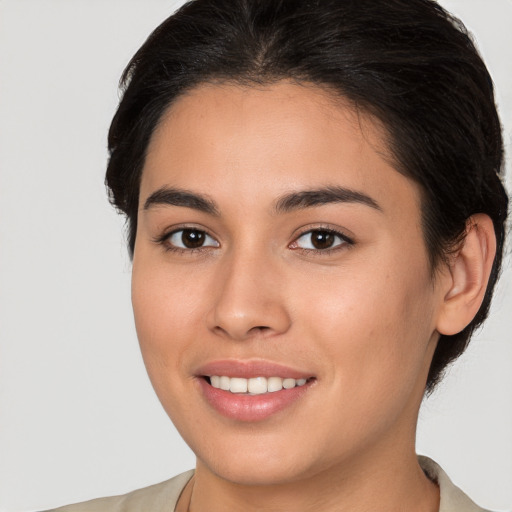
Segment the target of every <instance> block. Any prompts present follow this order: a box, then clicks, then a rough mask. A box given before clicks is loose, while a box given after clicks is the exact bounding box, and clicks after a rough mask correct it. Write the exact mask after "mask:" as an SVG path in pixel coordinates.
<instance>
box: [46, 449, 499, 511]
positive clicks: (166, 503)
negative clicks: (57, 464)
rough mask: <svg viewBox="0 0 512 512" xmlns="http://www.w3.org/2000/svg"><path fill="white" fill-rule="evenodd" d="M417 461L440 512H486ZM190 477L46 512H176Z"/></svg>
mask: <svg viewBox="0 0 512 512" xmlns="http://www.w3.org/2000/svg"><path fill="white" fill-rule="evenodd" d="M419 461H420V465H421V467H422V468H423V471H425V473H426V474H427V475H428V476H429V477H430V478H431V479H432V480H434V481H435V482H437V483H438V485H439V489H440V491H441V504H440V507H439V512H489V511H486V510H485V509H483V508H481V507H479V506H478V505H475V503H473V502H472V501H471V500H470V499H469V498H468V497H467V496H466V495H465V494H464V493H463V492H462V491H461V490H460V489H459V488H458V487H456V486H455V485H454V484H453V483H452V482H451V480H450V479H449V478H448V476H447V475H446V473H445V472H444V471H443V470H442V469H441V468H440V467H439V466H438V465H437V464H436V463H435V462H434V461H433V460H431V459H429V458H428V457H422V456H420V457H419ZM193 474H194V471H187V472H186V473H181V475H178V476H175V477H174V478H171V479H170V480H166V481H165V482H161V483H159V484H156V485H151V486H150V487H145V488H143V489H139V490H137V491H133V492H130V493H128V494H124V495H122V496H112V497H110V498H99V499H96V500H92V501H87V502H84V503H77V504H76V505H69V506H67V507H61V508H58V509H53V510H52V511H48V512H176V503H177V502H178V498H179V497H180V494H181V492H182V491H183V489H184V488H185V486H186V485H187V482H188V481H189V480H190V478H192V475H193Z"/></svg>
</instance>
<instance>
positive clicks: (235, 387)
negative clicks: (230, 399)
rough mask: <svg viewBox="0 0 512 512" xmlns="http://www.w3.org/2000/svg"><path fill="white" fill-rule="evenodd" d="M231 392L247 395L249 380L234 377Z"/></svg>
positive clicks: (230, 385) (230, 387)
mask: <svg viewBox="0 0 512 512" xmlns="http://www.w3.org/2000/svg"><path fill="white" fill-rule="evenodd" d="M221 379H222V377H221ZM229 391H231V393H247V379H240V378H238V377H232V378H231V379H230V381H229Z"/></svg>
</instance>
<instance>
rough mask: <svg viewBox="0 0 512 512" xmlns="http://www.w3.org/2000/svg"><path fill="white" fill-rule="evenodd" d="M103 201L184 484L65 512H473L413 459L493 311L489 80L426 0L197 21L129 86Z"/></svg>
mask: <svg viewBox="0 0 512 512" xmlns="http://www.w3.org/2000/svg"><path fill="white" fill-rule="evenodd" d="M123 82H124V86H125V91H124V96H123V98H122V100H121V103H120V106H119V109H118V112H117V113H116V116H115V118H114V120H113V122H112V126H111V130H110V134H109V149H110V162H109V167H108V171H107V185H108V187H109V189H110V191H111V199H112V202H113V204H114V205H115V206H116V207H117V208H118V209H120V210H121V211H122V212H124V213H125V214H126V216H127V218H128V223H129V248H130V252H131V254H132V256H133V278H132V300H133V306H134V313H135V321H136V326H137V333H138V337H139V341H140V344H141V349H142V353H143V357H144V361H145V364H146V367H147V370H148V373H149V376H150V378H151V381H152V383H153V386H154V388H155V391H156V393H157V395H158V397H159V399H160V401H161V403H162V405H163V407H164V409H165V410H166V412H167V413H168V414H169V416H170V417H171V419H172V421H173V422H174V424H175V425H176V427H177V428H178V430H179V431H180V433H181V434H182V436H183V437H184V439H185V440H186V442H187V443H188V444H189V446H190V447H191V448H192V450H193V451H194V453H195V454H196V456H197V465H196V470H195V472H194V473H193V474H192V473H186V474H183V475H180V476H178V477H176V478H175V479H173V480H171V481H168V482H164V483H162V484H159V485H157V486H154V487H151V488H147V489H143V490H140V491H136V492H134V493H131V494H129V495H126V496H123V497H115V498H106V499H102V500H97V501H93V502H90V503H88V504H80V505H75V506H71V507H69V508H68V507H65V508H63V509H62V510H70V511H72V510H127V511H128V510H155V511H156V510H173V509H174V510H178V511H180V510H190V511H196V512H197V511H203V510H208V511H216V510H219V511H220V510H294V511H302V510H303V511H307V510H319V509H320V510H324V511H330V510H333V511H334V510H358V509H359V510H384V511H385V510H400V509H403V510H418V511H423V510H425V511H437V510H439V511H441V512H448V511H458V510H461V511H462V510H464V511H465V510H475V511H476V510H483V509H481V508H479V507H477V506H476V505H474V504H473V503H472V502H471V501H470V499H469V498H468V497H466V496H464V495H463V494H462V492H461V491H460V490H458V489H457V488H456V487H455V486H454V485H453V484H452V483H451V482H450V481H449V479H448V477H447V476H446V475H445V474H444V473H443V471H442V470H441V469H440V468H439V467H438V466H437V465H436V464H435V463H434V462H433V461H430V460H428V459H418V458H417V456H416V454H415V448H414V443H415V429H416V423H417V418H418V411H419V406H420V403H421V401H422V398H423V396H424V394H425V393H426V392H427V393H428V392H430V391H432V390H433V389H434V387H435V385H436V384H437V383H438V381H439V380H440V378H441V377H442V374H443V370H444V369H445V368H446V366H447V364H448V363H450V362H451V361H453V360H454V359H455V358H456V357H457V356H458V355H460V354H461V353H462V352H463V350H464V349H465V347H466V345H467V343H468V341H469V338H470V336H471V334H472V332H473V331H474V329H475V328H476V327H477V326H478V325H480V324H481V322H482V321H483V320H484V319H485V317H486V316H487V313H488V308H489V304H490V300H491V296H492V290H493V287H494V284H495V282H496V279H497V276H498V273H499V270H500V264H501V257H502V250H503V243H504V225H505V220H506V216H507V197H506V194H505V191H504V189H503V186H502V184H501V181H500V172H501V168H502V141H501V134H500V124H499V119H498V116H497V113H496V109H495V106H494V99H493V90H492V82H491V80H490V77H489V75H488V73H487V70H486V68H485V66H484V64H483V63H482V61H481V59H480V57H479V56H478V54H477V52H476V51H475V49H474V46H473V44H472V43H471V41H470V39H469V38H468V36H467V34H466V33H465V31H464V29H463V27H461V26H460V25H458V23H457V22H456V21H454V20H452V19H451V18H450V17H449V15H447V13H446V12H444V11H443V10H442V9H441V8H440V7H439V6H438V5H437V4H435V3H434V2H432V1H430V0H414V1H412V0H392V1H389V0H386V1H384V0H382V1H360V2H348V1H340V0H336V1H335V0H318V1H314V2H287V1H282V0H275V1H270V0H268V1H247V0H245V1H244V0H236V1H233V0H229V1H227V0H196V1H194V2H191V3H189V4H187V5H185V6H184V7H183V8H182V9H181V10H180V11H179V12H178V13H177V14H175V15H174V16H172V17H171V18H169V19H168V20H166V21H165V22H164V23H163V24H162V25H161V26H160V27H159V28H158V29H157V30H156V31H155V32H154V33H153V34H152V35H151V37H150V38H149V39H148V41H147V42H146V43H145V44H144V46H143V47H142V48H141V49H140V50H139V51H138V52H137V54H136V55H135V57H134V58H133V60H132V62H131V63H130V64H129V66H128V68H127V70H126V71H125V74H124V76H123Z"/></svg>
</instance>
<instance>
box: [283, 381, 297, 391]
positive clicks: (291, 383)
mask: <svg viewBox="0 0 512 512" xmlns="http://www.w3.org/2000/svg"><path fill="white" fill-rule="evenodd" d="M294 387H295V379H283V388H284V389H292V388H294Z"/></svg>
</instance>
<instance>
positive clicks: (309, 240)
mask: <svg viewBox="0 0 512 512" xmlns="http://www.w3.org/2000/svg"><path fill="white" fill-rule="evenodd" d="M345 243H349V242H348V240H347V239H346V238H345V237H343V236H342V235H341V234H340V233H336V232H335V231H329V230H326V229H313V230H311V231H308V232H307V233H304V234H303V235H301V236H299V238H297V239H296V240H295V242H293V244H292V246H293V248H297V247H298V248H300V249H311V250H316V251H321V250H326V249H333V248H334V247H337V246H339V245H342V244H345Z"/></svg>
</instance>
